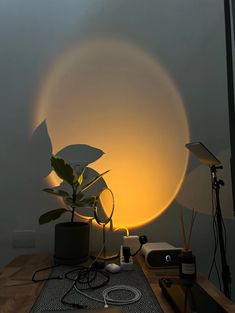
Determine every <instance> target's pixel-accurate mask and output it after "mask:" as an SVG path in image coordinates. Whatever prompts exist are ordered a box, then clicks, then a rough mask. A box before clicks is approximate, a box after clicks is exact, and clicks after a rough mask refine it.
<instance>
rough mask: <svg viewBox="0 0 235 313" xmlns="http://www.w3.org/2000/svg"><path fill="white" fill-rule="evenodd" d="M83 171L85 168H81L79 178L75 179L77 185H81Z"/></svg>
mask: <svg viewBox="0 0 235 313" xmlns="http://www.w3.org/2000/svg"><path fill="white" fill-rule="evenodd" d="M84 171H85V168H83V171H82V173H81V174H80V176H79V177H78V179H77V183H78V185H81V184H82V182H83V174H84Z"/></svg>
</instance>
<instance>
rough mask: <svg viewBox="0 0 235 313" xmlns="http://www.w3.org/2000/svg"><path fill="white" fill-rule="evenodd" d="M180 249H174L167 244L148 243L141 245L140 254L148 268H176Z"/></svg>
mask: <svg viewBox="0 0 235 313" xmlns="http://www.w3.org/2000/svg"><path fill="white" fill-rule="evenodd" d="M180 252H181V248H176V247H174V246H172V245H170V244H169V243H167V242H149V243H146V244H145V245H143V247H142V253H143V255H144V257H145V263H146V264H147V266H148V267H151V268H157V267H160V268H161V267H162V268H163V267H177V266H178V264H179V261H178V256H179V254H180Z"/></svg>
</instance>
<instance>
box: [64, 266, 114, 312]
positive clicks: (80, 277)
mask: <svg viewBox="0 0 235 313" xmlns="http://www.w3.org/2000/svg"><path fill="white" fill-rule="evenodd" d="M76 271H78V272H77V275H76V278H71V277H69V275H70V274H72V273H74V272H76ZM98 276H101V277H102V279H103V281H101V282H99V283H98V284H94V282H95V281H96V280H98V281H100V280H99V278H98ZM64 277H65V278H67V279H69V280H72V281H73V284H72V286H71V287H70V288H69V289H68V290H67V292H66V293H65V294H64V295H63V297H62V298H61V302H62V303H63V304H67V305H70V306H73V307H76V308H84V306H82V305H80V304H76V303H72V302H68V301H67V300H65V298H66V297H67V296H68V295H69V293H70V292H71V291H72V290H73V288H74V287H75V286H76V288H77V289H79V290H88V289H92V290H94V289H98V288H101V287H103V286H105V285H106V284H107V283H108V282H109V280H110V275H109V274H108V273H107V272H105V271H104V270H99V269H96V268H95V267H85V266H82V267H78V268H76V269H73V270H71V271H69V272H67V273H66V274H65V275H64Z"/></svg>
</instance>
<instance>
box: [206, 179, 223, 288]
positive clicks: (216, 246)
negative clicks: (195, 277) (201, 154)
mask: <svg viewBox="0 0 235 313" xmlns="http://www.w3.org/2000/svg"><path fill="white" fill-rule="evenodd" d="M214 197H215V192H214V186H213V177H212V174H211V202H212V203H211V204H212V224H213V236H214V252H213V258H212V263H211V266H210V270H209V274H208V279H210V276H211V273H212V270H213V268H215V271H216V275H217V278H218V283H219V288H220V290H221V278H220V274H219V270H218V266H217V262H216V254H217V251H218V243H219V241H218V225H217V219H216V217H217V210H216V206H215V202H214Z"/></svg>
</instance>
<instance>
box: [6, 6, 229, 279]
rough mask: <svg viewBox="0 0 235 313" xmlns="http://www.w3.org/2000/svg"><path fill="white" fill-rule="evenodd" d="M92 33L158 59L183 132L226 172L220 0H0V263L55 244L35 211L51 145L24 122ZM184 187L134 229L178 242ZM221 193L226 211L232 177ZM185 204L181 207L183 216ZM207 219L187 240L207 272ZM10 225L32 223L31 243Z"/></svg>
mask: <svg viewBox="0 0 235 313" xmlns="http://www.w3.org/2000/svg"><path fill="white" fill-rule="evenodd" d="M94 37H95V38H97V37H109V38H118V39H121V40H124V41H125V42H130V43H132V44H134V45H137V46H138V47H141V49H143V50H144V51H146V52H147V53H149V54H151V55H152V56H153V58H156V59H158V60H160V62H161V64H162V66H163V67H164V68H165V69H166V71H167V72H168V74H169V75H170V76H171V78H172V79H173V81H174V83H175V86H176V87H177V89H178V91H179V93H180V94H181V97H182V99H183V102H184V104H185V110H186V112H187V118H188V122H189V128H190V140H192V141H198V140H200V141H202V142H204V143H205V144H206V145H207V146H208V147H209V148H210V149H211V150H212V151H213V152H214V153H215V154H216V155H217V156H222V158H223V161H224V162H225V164H224V165H225V171H226V173H223V172H222V173H221V176H223V175H224V176H226V178H227V177H228V180H229V175H228V174H227V173H229V130H228V109H227V94H226V67H225V41H224V20H223V4H222V2H221V1H219V0H198V1H195V0H190V1H189V0H176V1H172V0H164V1H163V0H161V1H156V0H155V1H152V0H149V1H147V2H143V1H141V0H125V1H121V0H116V1H115V0H112V1H110V0H96V1H95V0H79V1H76V0H69V1H62V0H56V1H55V0H54V1H49V0H44V1H36V0H35V1H30V0H21V1H18V0H1V1H0V43H1V49H0V90H1V92H0V103H1V115H0V119H1V123H0V138H1V146H2V149H1V154H0V164H1V176H0V182H1V186H0V192H1V210H0V248H1V257H0V265H1V266H3V265H4V264H6V263H7V262H8V261H10V259H11V258H12V257H14V256H16V255H18V254H21V253H32V252H37V251H45V250H51V249H52V248H53V225H52V224H51V225H46V226H38V216H39V215H40V214H41V213H42V212H43V211H44V208H45V207H49V206H52V207H56V205H57V204H56V203H55V202H54V201H53V199H51V198H50V199H49V197H48V196H47V195H45V194H43V193H42V192H41V189H42V188H43V187H45V186H46V183H45V181H44V179H43V177H44V176H45V173H47V172H48V164H47V163H45V164H44V165H41V164H43V163H42V162H41V160H42V159H43V158H45V153H46V151H50V145H49V143H48V140H47V139H48V138H47V137H46V136H44V137H43V138H38V137H37V136H36V139H34V141H33V142H32V141H31V139H30V125H31V124H32V119H33V112H34V111H35V106H36V104H37V95H38V93H39V90H40V88H41V86H42V84H43V80H44V78H45V76H46V73H47V72H48V71H49V69H50V68H51V67H52V65H53V64H54V62H55V61H56V60H57V59H58V58H59V57H61V56H62V55H63V54H64V53H65V52H66V51H68V50H69V49H70V48H71V47H73V46H74V45H76V44H78V43H81V42H83V41H84V40H86V39H90V38H94ZM44 134H45V132H44ZM156 153H157V151H156ZM172 162H174V158H173V159H172ZM175 166H177V164H176V165H175ZM199 166H200V165H199V163H198V161H197V160H195V159H193V158H190V162H189V166H188V176H190V173H192V172H193V171H197V169H198V168H199ZM195 177H196V179H197V182H196V183H195V181H193V180H190V183H191V184H192V187H191V190H192V189H194V190H195V188H202V189H204V190H207V189H205V188H207V187H205V186H207V183H208V181H204V180H200V175H199V176H198V175H197V174H196V176H195ZM222 178H225V177H222ZM169 179H170V177H169ZM196 179H195V180H196ZM226 182H227V181H226ZM195 186H196V187H195ZM204 187H205V188H204ZM185 188H188V189H190V187H189V186H188V187H187V186H185V185H183V186H182V190H181V192H180V193H179V197H178V199H177V201H173V203H172V204H171V205H170V207H169V208H168V209H167V210H166V211H165V213H164V214H162V215H161V216H160V218H158V219H157V220H154V221H152V222H150V223H149V224H147V225H145V226H144V227H139V228H137V229H135V230H132V232H133V233H137V234H142V233H145V234H146V235H147V236H148V237H149V241H168V242H170V243H172V244H175V245H177V246H179V245H180V244H181V239H180V231H179V222H178V209H179V207H180V206H182V205H184V206H185V207H189V206H188V205H190V207H191V205H194V204H193V203H194V201H193V200H194V199H193V196H192V198H191V200H185V197H186V193H185V192H184V190H185ZM208 191H209V187H208ZM156 192H157V191H156ZM223 193H224V194H223V195H222V201H224V202H223V203H222V208H223V209H224V210H226V212H228V215H229V212H232V203H231V190H230V182H228V183H227V187H226V188H224V189H223ZM200 195H201V194H199V197H198V199H200V198H201V199H200V201H199V203H198V202H197V206H202V207H203V206H205V203H204V199H203V198H202V197H200ZM198 199H197V200H198ZM226 199H229V201H227V200H226ZM189 202H190V203H189ZM206 205H207V204H206ZM230 209H231V211H230ZM190 212H191V211H190V210H189V209H187V208H185V214H186V215H187V216H188V215H189V214H190ZM211 223H212V222H211V217H210V216H209V214H204V213H200V214H199V216H198V218H197V223H196V225H195V229H194V234H193V242H192V244H193V249H194V252H195V254H196V256H197V260H198V270H199V271H202V272H204V273H205V274H206V273H207V271H208V269H209V266H210V263H211V259H212V252H213V237H212V226H211ZM226 226H227V236H228V238H227V246H228V262H229V264H230V266H231V271H232V274H233V277H234V278H235V268H233V266H232V264H235V254H234V252H233V249H232V247H233V242H232V238H233V237H234V235H235V225H234V221H233V220H232V219H228V220H226ZM15 230H34V231H35V232H36V235H35V238H36V243H35V244H36V246H35V248H33V249H14V248H12V237H13V232H14V231H15ZM114 242H115V244H116V246H118V245H119V244H120V237H118V235H117V234H115V238H114Z"/></svg>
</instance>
